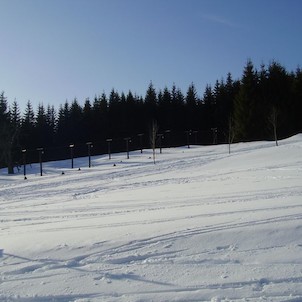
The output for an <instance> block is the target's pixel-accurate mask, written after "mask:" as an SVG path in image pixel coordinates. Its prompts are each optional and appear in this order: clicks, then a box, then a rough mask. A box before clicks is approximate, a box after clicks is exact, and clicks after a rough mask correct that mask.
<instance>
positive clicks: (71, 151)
mask: <svg viewBox="0 0 302 302" xmlns="http://www.w3.org/2000/svg"><path fill="white" fill-rule="evenodd" d="M69 148H70V157H71V169H73V155H74V153H73V148H74V144H71V145H69Z"/></svg>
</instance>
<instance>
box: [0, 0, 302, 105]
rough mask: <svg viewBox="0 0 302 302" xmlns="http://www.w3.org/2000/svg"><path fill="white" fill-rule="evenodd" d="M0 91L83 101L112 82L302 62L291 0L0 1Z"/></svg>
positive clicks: (144, 84) (209, 79)
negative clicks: (251, 64)
mask: <svg viewBox="0 0 302 302" xmlns="http://www.w3.org/2000/svg"><path fill="white" fill-rule="evenodd" d="M0 8H1V9H0V11H1V18H0V43H1V46H0V92H1V91H4V93H5V96H6V97H7V99H8V102H9V103H12V102H13V101H14V100H16V101H17V102H18V103H19V105H20V107H21V109H22V108H25V104H26V103H27V102H28V100H30V101H31V103H32V104H33V106H34V108H36V107H37V106H38V104H44V105H45V106H46V105H48V104H50V105H54V106H55V107H56V108H58V107H59V105H60V104H63V103H65V101H66V100H67V101H68V102H72V101H73V99H74V98H77V99H78V101H79V102H80V104H84V101H85V99H86V98H90V100H93V99H94V97H95V96H96V95H97V96H98V95H100V94H102V93H103V92H105V93H106V94H107V95H109V93H110V91H111V90H112V89H113V88H114V89H115V90H117V91H118V92H119V93H121V92H124V93H126V94H127V93H128V91H129V90H131V92H132V93H136V94H137V95H142V96H145V93H146V90H147V88H148V85H149V84H150V82H151V81H152V83H153V85H154V87H155V89H156V90H157V91H158V90H159V89H164V88H165V87H166V86H167V87H168V88H171V87H172V85H173V84H175V85H176V86H177V87H179V88H180V89H181V90H182V91H183V93H186V91H187V89H188V87H189V85H190V84H191V83H194V85H195V87H196V89H197V93H198V95H199V96H202V95H203V93H204V89H205V87H206V85H207V84H210V85H212V86H213V85H214V84H215V81H216V80H221V79H222V78H224V79H225V78H226V75H227V73H228V72H230V73H231V74H232V76H233V79H239V78H240V77H241V75H242V71H243V68H244V66H245V64H246V62H247V60H249V59H251V60H252V62H253V63H254V65H255V67H256V68H260V65H261V64H262V63H263V64H265V65H268V64H269V63H270V62H271V61H273V60H275V61H278V62H279V63H280V64H281V65H282V66H284V67H285V68H286V69H287V70H288V71H292V70H293V71H294V70H296V68H297V67H298V66H301V61H302V57H301V56H302V38H301V37H302V35H301V33H302V18H301V13H302V1H301V0H265V1H263V0H244V1H243V0H228V1H226V0H51V1H46V0H45V1H43V0H0Z"/></svg>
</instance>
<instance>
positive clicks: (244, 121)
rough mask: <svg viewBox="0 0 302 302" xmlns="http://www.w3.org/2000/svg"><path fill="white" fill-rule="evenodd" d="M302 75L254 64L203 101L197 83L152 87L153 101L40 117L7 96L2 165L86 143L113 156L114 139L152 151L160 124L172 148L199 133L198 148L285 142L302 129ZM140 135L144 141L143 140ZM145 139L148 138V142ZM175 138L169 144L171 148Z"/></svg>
mask: <svg viewBox="0 0 302 302" xmlns="http://www.w3.org/2000/svg"><path fill="white" fill-rule="evenodd" d="M301 114H302V72H301V69H300V68H297V69H296V70H295V71H287V70H286V68H284V67H283V66H282V65H281V64H279V63H278V62H275V61H273V62H271V63H270V64H269V65H268V66H265V65H261V66H260V68H259V70H258V69H256V68H255V66H254V64H253V62H252V61H251V60H248V61H247V63H246V65H245V66H244V69H243V74H242V77H241V78H240V79H237V80H234V79H233V78H232V75H231V73H228V74H227V76H226V79H221V80H217V81H216V82H215V84H214V85H213V86H212V85H207V86H206V88H205V91H204V92H203V94H202V95H201V96H199V95H198V93H197V91H196V88H195V85H194V83H192V84H191V85H189V87H188V89H187V91H186V92H185V93H183V92H182V91H181V90H180V89H179V88H177V87H176V86H175V85H173V86H172V88H171V89H169V88H168V87H164V88H163V89H159V90H156V88H155V87H154V85H153V84H152V82H151V83H150V84H149V86H148V88H147V90H146V94H145V96H138V95H136V94H133V93H132V92H131V91H129V92H128V93H126V94H125V93H124V92H121V93H119V92H118V91H117V90H115V89H112V90H111V92H110V94H109V95H106V94H105V93H102V94H101V95H99V96H95V98H94V99H93V100H90V99H89V98H87V99H86V100H85V101H84V104H83V105H81V104H80V102H79V101H78V100H77V99H76V98H75V99H74V100H73V101H71V102H68V101H66V102H65V103H64V104H61V105H60V106H59V108H54V106H52V105H47V106H46V107H45V106H44V105H43V103H41V104H39V105H38V108H37V109H36V110H34V108H33V106H32V104H31V102H30V101H28V102H27V104H26V108H25V110H24V112H23V113H21V111H20V108H19V105H18V103H17V102H16V101H14V102H12V104H8V101H7V98H6V96H5V94H4V92H2V93H1V94H0V166H1V167H4V166H6V167H8V171H9V173H13V166H14V165H15V163H16V162H19V161H20V158H21V150H24V149H26V150H28V151H31V152H32V155H31V158H30V159H28V160H30V161H35V160H36V153H34V151H35V150H36V149H37V148H40V147H43V148H44V149H45V150H48V152H47V159H53V160H54V159H63V158H66V157H67V156H68V154H69V153H68V146H69V145H70V144H74V145H75V146H78V149H77V150H78V151H77V152H78V153H77V154H78V155H79V156H80V155H84V153H85V150H86V149H85V148H86V143H87V142H93V144H94V146H95V148H94V151H95V153H103V152H106V151H105V150H106V148H107V144H106V140H107V139H109V138H112V139H113V141H112V143H113V142H115V151H121V150H123V148H124V140H123V139H124V138H126V137H127V138H132V140H133V144H132V148H137V147H138V144H139V140H140V144H142V137H143V144H144V147H147V146H150V141H149V133H150V129H151V127H152V126H151V125H152V123H153V122H154V121H156V124H157V125H158V132H159V133H163V137H164V133H165V134H166V135H165V139H166V141H165V143H166V145H167V144H169V145H175V146H177V145H184V144H185V143H186V141H185V133H186V134H187V137H188V135H191V134H193V133H194V134H195V143H198V144H207V143H211V142H213V140H212V135H213V133H214V132H215V135H216V141H215V140H214V141H215V142H221V143H222V142H228V141H229V142H230V140H231V141H233V140H235V141H250V140H263V139H275V140H276V142H277V138H283V137H287V136H290V135H293V134H295V133H298V132H301V130H302V118H301ZM138 134H140V135H139V136H138ZM143 135H144V136H143ZM168 136H169V142H168Z"/></svg>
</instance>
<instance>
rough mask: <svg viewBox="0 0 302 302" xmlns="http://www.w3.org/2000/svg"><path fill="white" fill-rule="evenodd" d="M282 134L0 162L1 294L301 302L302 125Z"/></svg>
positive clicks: (82, 301) (81, 300) (63, 299)
mask: <svg viewBox="0 0 302 302" xmlns="http://www.w3.org/2000/svg"><path fill="white" fill-rule="evenodd" d="M279 144H280V145H279V146H278V147H276V146H275V145H274V142H251V143H240V144H234V145H232V152H231V154H228V147H227V146H226V145H216V146H192V147H191V148H189V149H188V148H186V147H181V148H170V149H163V153H162V154H159V152H158V153H157V155H156V157H157V163H156V165H154V164H153V162H152V159H151V156H152V155H151V151H150V150H144V152H143V153H142V154H141V153H140V152H139V151H138V152H131V153H130V159H126V154H113V155H112V159H111V160H109V159H108V156H106V155H104V156H95V157H93V158H92V165H93V166H92V167H91V168H88V167H87V166H88V158H78V159H75V162H74V165H75V168H74V169H70V160H67V161H60V162H49V163H44V164H43V173H44V175H43V176H42V177H41V176H40V173H39V165H38V164H33V165H32V166H31V167H30V166H28V167H27V174H28V175H27V177H28V179H27V180H23V171H20V173H19V174H15V175H13V176H8V175H7V174H6V171H5V170H1V171H0V301H8V302H11V301H21V302H30V301H33V302H38V301H39V302H40V301H42V302H50V301H58V302H67V301H77V302H88V301H92V302H95V301H105V302H109V301H110V302H113V301H122V302H126V301H127V302H134V301H137V302H138V301H146V302H148V301H157V302H160V301H211V302H214V301H216V302H217V301H274V302H275V301H277V302H278V301H287V302H298V301H302V135H301V134H300V135H296V136H294V137H292V138H289V139H286V140H283V141H280V142H279ZM114 164H115V165H114ZM79 167H80V168H81V170H78V168H79ZM62 171H64V173H65V174H64V175H63V174H62Z"/></svg>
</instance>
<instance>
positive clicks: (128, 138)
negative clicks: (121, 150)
mask: <svg viewBox="0 0 302 302" xmlns="http://www.w3.org/2000/svg"><path fill="white" fill-rule="evenodd" d="M124 140H125V141H126V150H127V158H128V159H129V142H130V143H131V138H130V137H125V138H124Z"/></svg>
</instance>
